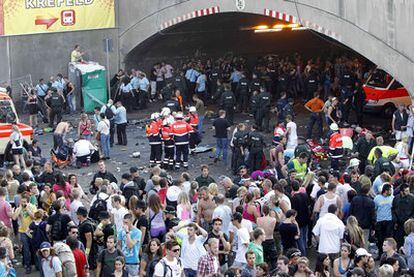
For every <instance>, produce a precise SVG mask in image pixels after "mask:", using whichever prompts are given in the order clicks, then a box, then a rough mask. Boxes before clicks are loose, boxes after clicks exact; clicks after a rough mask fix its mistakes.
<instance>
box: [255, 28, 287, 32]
mask: <svg viewBox="0 0 414 277" xmlns="http://www.w3.org/2000/svg"><path fill="white" fill-rule="evenodd" d="M282 30H283V29H281V28H272V29H262V30H254V32H255V33H272V32H280V31H282Z"/></svg>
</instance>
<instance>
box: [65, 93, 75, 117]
mask: <svg viewBox="0 0 414 277" xmlns="http://www.w3.org/2000/svg"><path fill="white" fill-rule="evenodd" d="M67 100H68V106H69V111H70V112H71V113H74V112H75V111H76V106H75V95H74V94H73V93H72V94H70V95H68V96H67Z"/></svg>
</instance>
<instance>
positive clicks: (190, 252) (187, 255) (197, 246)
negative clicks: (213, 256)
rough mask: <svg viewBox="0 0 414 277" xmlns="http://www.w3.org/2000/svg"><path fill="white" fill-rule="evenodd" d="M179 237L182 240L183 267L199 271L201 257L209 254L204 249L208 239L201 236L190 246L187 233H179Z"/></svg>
mask: <svg viewBox="0 0 414 277" xmlns="http://www.w3.org/2000/svg"><path fill="white" fill-rule="evenodd" d="M177 236H178V237H179V238H180V239H181V240H182V243H181V261H182V263H183V267H184V268H190V269H193V270H197V267H198V260H199V259H200V257H201V256H203V255H205V254H206V253H207V252H206V249H205V248H204V242H205V241H206V239H207V238H206V237H203V236H200V235H199V236H196V238H195V240H194V241H193V243H191V244H190V242H189V241H188V235H187V234H186V233H181V232H178V233H177Z"/></svg>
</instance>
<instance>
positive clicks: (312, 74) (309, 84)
mask: <svg viewBox="0 0 414 277" xmlns="http://www.w3.org/2000/svg"><path fill="white" fill-rule="evenodd" d="M305 86H306V99H307V100H310V99H312V98H313V95H314V93H315V91H317V90H318V75H317V72H316V70H315V69H313V68H312V69H311V70H310V71H309V76H308V77H307V78H306V80H305Z"/></svg>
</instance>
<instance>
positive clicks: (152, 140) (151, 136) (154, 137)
mask: <svg viewBox="0 0 414 277" xmlns="http://www.w3.org/2000/svg"><path fill="white" fill-rule="evenodd" d="M158 119H159V114H158V113H153V114H151V123H150V124H149V126H147V137H148V141H149V144H150V147H151V153H150V166H154V165H161V156H162V141H161V133H160V124H159V121H158Z"/></svg>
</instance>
